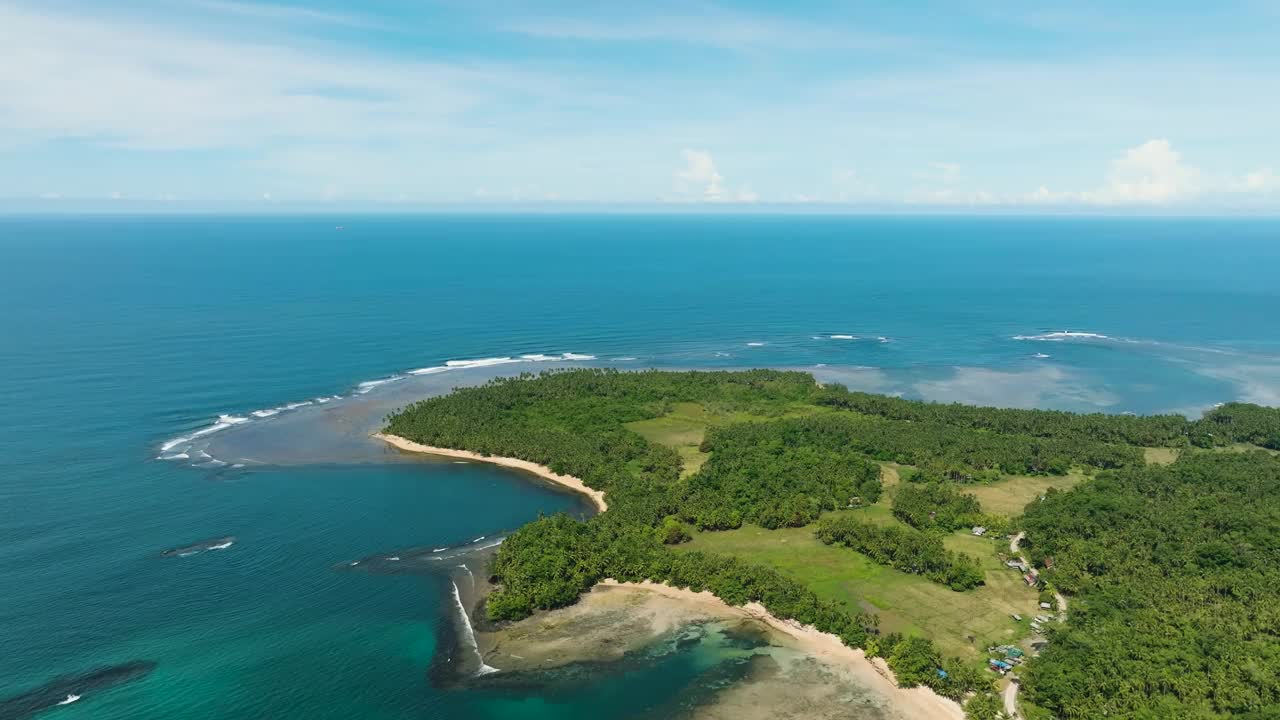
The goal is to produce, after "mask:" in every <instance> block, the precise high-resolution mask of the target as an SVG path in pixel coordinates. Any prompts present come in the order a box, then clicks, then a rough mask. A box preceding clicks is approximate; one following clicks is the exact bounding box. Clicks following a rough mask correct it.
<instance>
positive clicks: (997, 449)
mask: <svg viewBox="0 0 1280 720" xmlns="http://www.w3.org/2000/svg"><path fill="white" fill-rule="evenodd" d="M768 442H776V443H778V444H780V445H781V446H783V447H813V448H826V449H830V450H840V451H842V452H852V453H857V454H860V455H866V456H867V457H870V458H872V459H874V460H879V461H888V462H897V463H902V464H904V465H916V466H918V467H920V468H922V469H924V470H925V475H924V477H925V478H931V477H934V476H937V477H938V478H940V479H942V478H945V479H948V480H953V481H958V482H976V481H978V480H980V479H984V478H986V477H988V476H991V477H995V476H998V475H999V474H1001V473H1005V474H1010V475H1065V474H1066V473H1067V472H1068V471H1070V470H1071V468H1072V466H1074V465H1087V466H1091V467H1094V468H1099V469H1105V468H1115V467H1124V466H1130V465H1141V464H1142V463H1143V456H1142V451H1141V450H1139V449H1138V448H1135V447H1128V446H1124V445H1110V444H1106V443H1098V442H1090V441H1088V440H1082V439H1070V440H1059V439H1053V438H1035V437H1031V436H1029V435H1006V434H1000V433H992V432H986V431H982V430H972V429H968V428H959V427H955V426H952V425H946V424H939V423H927V422H913V421H903V420H885V419H883V418H878V417H867V416H861V415H853V414H845V413H821V414H817V415H811V416H806V417H798V418H787V419H783V420H772V421H768V422H757V423H740V424H737V425H729V426H726V427H719V428H711V430H710V431H708V433H707V436H706V438H705V439H704V440H703V443H702V450H703V451H704V452H711V453H712V457H715V453H716V452H718V451H719V448H720V447H721V446H743V445H751V444H756V445H759V444H765V443H768Z"/></svg>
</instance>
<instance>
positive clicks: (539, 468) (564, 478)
mask: <svg viewBox="0 0 1280 720" xmlns="http://www.w3.org/2000/svg"><path fill="white" fill-rule="evenodd" d="M373 437H375V438H378V439H379V440H382V441H383V442H385V443H388V444H390V445H394V446H395V447H397V448H399V449H401V450H405V451H407V452H416V453H424V454H426V455H439V456H441V457H451V458H458V459H459V460H473V461H475V462H486V463H492V464H494V465H501V466H503V467H509V468H514V469H516V470H523V471H525V472H528V473H532V474H534V475H537V476H538V477H540V478H542V479H544V480H549V481H551V482H553V483H555V484H557V485H560V486H562V487H565V488H568V489H570V490H573V491H575V492H579V493H582V494H583V495H586V496H587V497H588V498H590V500H591V502H592V504H594V505H595V506H596V510H599V511H600V512H604V511H606V510H608V509H609V505H608V503H606V502H605V500H604V492H603V491H601V490H594V489H592V488H589V487H587V485H586V483H584V482H582V481H581V480H579V479H578V478H576V477H573V476H570V475H561V474H559V473H557V472H553V471H552V470H551V468H549V467H547V466H545V465H539V464H537V463H532V462H529V461H528V460H518V459H516V458H508V457H497V456H495V455H481V454H480V453H474V452H471V451H470V450H453V449H451V448H441V447H431V446H430V445H422V444H420V443H416V442H413V441H412V440H406V439H404V438H402V437H400V436H398V435H388V434H386V433H374V434H373Z"/></svg>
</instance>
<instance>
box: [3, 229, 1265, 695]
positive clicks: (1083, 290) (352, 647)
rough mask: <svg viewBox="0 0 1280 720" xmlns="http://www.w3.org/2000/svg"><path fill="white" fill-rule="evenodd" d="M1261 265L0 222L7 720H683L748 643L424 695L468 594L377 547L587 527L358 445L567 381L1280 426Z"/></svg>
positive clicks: (1042, 251)
mask: <svg viewBox="0 0 1280 720" xmlns="http://www.w3.org/2000/svg"><path fill="white" fill-rule="evenodd" d="M339 227H341V229H338V228H339ZM1277 275H1280V221H1276V220H1223V219H1141V218H1122V219H1116V218H1109V219H1059V218H1034V219H1033V218H960V217H928V218H909V217H901V218H898V217H838V216H830V217H799V216H785V217H784V216H736V215H703V216H698V215H673V216H640V215H578V216H554V215H528V216H523V215H509V216H449V215H438V216H437V215H423V216H406V217H398V216H337V215H334V216H310V217H149V218H143V217H118V216H103V217H7V218H0V307H2V308H3V312H0V398H2V400H0V590H2V591H3V592H0V648H3V649H4V652H2V653H0V720H10V718H15V719H16V718H23V717H34V716H35V715H36V714H40V716H41V717H44V716H45V715H46V714H47V716H48V717H51V718H53V717H56V718H69V719H70V718H95V719H101V718H131V719H135V718H136V719H145V718H157V719H158V718H166V719H172V718H193V719H196V718H198V719H204V718H210V719H212V718H237V719H240V718H275V719H281V720H284V719H288V718H309V719H314V718H344V719H354V718H452V717H467V718H490V717H492V718H499V717H501V718H549V717H557V718H588V717H593V718H594V717H599V716H600V713H602V712H608V713H610V714H612V715H618V714H623V715H624V716H632V717H666V716H670V715H671V714H673V713H677V714H678V712H685V711H687V710H689V709H690V708H693V707H695V706H696V705H697V703H698V702H699V700H698V698H700V697H702V696H703V695H705V692H706V691H707V688H708V687H709V686H710V684H712V683H715V682H722V681H723V680H724V678H725V677H726V675H725V673H726V672H727V671H726V669H725V664H726V663H732V662H734V658H737V657H738V654H735V652H733V650H732V648H727V647H722V646H719V645H716V644H715V643H700V644H695V645H693V646H691V647H683V648H678V649H673V650H671V651H670V652H663V653H654V654H652V656H646V657H644V658H637V659H636V660H635V661H634V662H627V663H621V664H618V665H617V666H616V667H610V666H607V665H604V666H600V667H598V668H594V669H593V670H592V672H591V673H590V675H589V677H590V681H589V682H584V681H578V682H571V683H557V684H555V685H554V687H552V686H547V687H539V686H536V685H532V686H502V687H471V686H468V685H467V684H465V683H463V684H450V685H445V684H441V683H436V682H432V680H431V677H432V675H433V673H432V666H433V661H435V662H437V663H438V662H439V658H438V656H437V653H436V649H437V646H438V645H439V644H440V643H443V642H452V640H450V638H449V636H450V634H451V632H452V630H451V629H450V628H452V627H453V625H452V622H453V621H454V620H456V616H457V613H458V611H459V608H458V606H457V603H456V602H455V601H454V600H453V595H452V592H451V591H452V587H451V584H452V583H453V582H455V580H454V579H452V578H451V575H450V574H448V573H441V572H425V571H424V572H416V571H414V572H410V571H407V570H406V571H404V572H399V571H393V570H389V569H388V568H389V567H394V566H391V565H390V564H391V563H393V562H397V561H395V560H392V558H396V557H400V556H399V555H398V553H400V552H401V551H402V550H403V551H405V553H406V554H405V556H404V557H406V558H409V557H410V555H409V552H410V551H412V552H413V553H415V555H414V557H418V558H419V559H420V560H422V564H423V565H430V564H431V563H430V562H429V560H430V557H431V555H433V554H435V553H434V551H435V550H436V549H443V548H458V547H464V548H465V547H473V546H475V545H476V544H477V543H479V544H483V543H484V542H485V540H481V539H480V538H482V537H483V538H486V539H492V538H497V537H500V536H501V534H502V533H503V532H504V531H507V530H510V529H512V528H515V527H518V526H519V525H520V524H522V523H524V522H526V521H528V520H531V519H533V518H535V517H537V515H538V514H539V513H550V512H558V511H566V512H571V513H583V512H586V508H585V507H584V504H583V501H582V500H581V499H579V498H576V497H573V496H570V495H567V494H565V493H564V492H561V491H557V490H555V489H553V488H549V487H546V486H543V485H540V484H537V483H534V482H531V481H529V479H528V478H526V477H524V476H521V475H518V474H516V473H514V472H509V471H505V470H500V469H497V468H494V467H489V466H483V465H477V464H458V463H452V462H439V461H436V462H429V461H421V460H413V459H410V458H405V457H403V456H400V455H397V454H396V453H394V452H391V451H390V450H388V449H387V448H384V447H382V446H380V445H379V444H377V443H376V442H373V441H371V440H369V439H368V438H367V435H368V433H369V432H371V431H372V430H374V429H376V428H377V427H378V424H379V422H380V420H381V418H382V417H384V416H385V414H386V413H387V412H389V411H391V410H394V409H395V408H396V407H399V406H401V405H403V404H404V403H406V402H409V401H411V400H412V399H413V398H415V397H420V396H423V395H426V394H431V393H438V392H446V391H448V389H449V388H451V387H453V386H454V385H457V384H468V383H476V382H482V381H484V380H485V379H487V378H488V377H492V376H495V375H498V374H507V373H512V372H523V371H536V370H540V369H547V368H554V367H572V366H582V365H591V366H609V367H620V368H640V367H668V368H711V367H751V366H769V367H787V368H800V369H805V370H809V371H812V372H815V373H816V374H818V375H819V377H820V378H821V379H824V380H828V381H839V382H844V383H847V384H849V385H850V386H851V387H855V388H859V389H866V390H870V391H876V392H886V393H898V394H903V395H907V396H911V397H925V398H929V399H936V400H942V401H956V402H972V403H991V404H997V405H1006V406H1018V407H1057V408H1065V409H1072V410H1084V411H1104V412H1138V413H1151V412H1181V413H1186V414H1189V415H1193V416H1194V415H1196V414H1198V413H1200V412H1202V411H1203V410H1204V409H1206V408H1208V407H1211V406H1212V405H1214V404H1215V403H1219V402H1225V401H1230V400H1237V399H1238V400H1247V401H1252V402H1260V403H1264V404H1272V405H1280V283H1277V282H1276V280H1275V278H1276V277H1277ZM413 371H417V372H416V373H415V372H413ZM166 550H175V551H176V552H173V553H170V554H169V556H162V553H163V552H164V551H166ZM442 555H447V553H442ZM367 558H374V559H377V560H378V563H376V564H377V565H378V567H379V568H380V569H379V571H377V572H374V571H362V566H361V565H359V564H357V565H351V563H353V562H355V563H360V562H362V561H363V560H365V559H367ZM437 564H447V563H437ZM99 671H102V672H99ZM64 691H65V692H64ZM72 691H74V692H75V693H76V694H80V695H81V696H82V697H81V699H80V700H79V701H78V702H75V703H73V704H69V705H65V706H55V707H53V708H52V709H49V706H50V705H52V704H53V702H56V701H57V700H58V699H60V698H63V697H64V696H65V695H66V694H67V693H68V692H72ZM81 691H83V692H81ZM619 708H622V709H624V710H625V712H621V713H620V711H619ZM628 713H630V715H627V714H628Z"/></svg>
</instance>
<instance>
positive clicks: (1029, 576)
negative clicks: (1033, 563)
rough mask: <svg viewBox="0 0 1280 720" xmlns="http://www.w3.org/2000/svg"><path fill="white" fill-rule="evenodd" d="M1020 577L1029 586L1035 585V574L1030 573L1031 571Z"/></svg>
mask: <svg viewBox="0 0 1280 720" xmlns="http://www.w3.org/2000/svg"><path fill="white" fill-rule="evenodd" d="M1022 579H1023V580H1026V581H1027V585H1029V586H1031V587H1035V584H1036V576H1035V575H1032V574H1031V573H1027V574H1026V575H1023V576H1022Z"/></svg>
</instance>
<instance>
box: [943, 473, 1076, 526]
mask: <svg viewBox="0 0 1280 720" xmlns="http://www.w3.org/2000/svg"><path fill="white" fill-rule="evenodd" d="M1085 477H1086V476H1085V474H1084V473H1083V472H1080V471H1079V470H1072V471H1071V472H1070V473H1068V474H1066V475H1034V476H1022V475H1019V476H1013V477H1008V478H1005V479H1003V480H999V481H997V482H993V483H991V484H989V485H965V486H961V488H960V489H961V490H963V491H964V492H966V493H970V494H973V495H975V496H977V498H978V502H980V503H982V510H983V511H984V512H989V513H994V514H996V515H1008V516H1010V517H1012V516H1014V515H1021V514H1022V511H1023V510H1024V509H1025V508H1026V507H1027V505H1028V504H1029V503H1031V502H1032V501H1034V500H1035V499H1036V498H1038V497H1040V496H1041V495H1043V494H1045V492H1047V491H1048V490H1049V488H1057V489H1059V490H1070V489H1071V488H1073V487H1075V486H1076V485H1079V484H1080V482H1081V481H1083V480H1084V479H1085Z"/></svg>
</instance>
